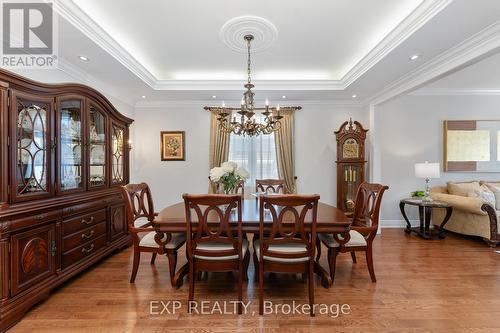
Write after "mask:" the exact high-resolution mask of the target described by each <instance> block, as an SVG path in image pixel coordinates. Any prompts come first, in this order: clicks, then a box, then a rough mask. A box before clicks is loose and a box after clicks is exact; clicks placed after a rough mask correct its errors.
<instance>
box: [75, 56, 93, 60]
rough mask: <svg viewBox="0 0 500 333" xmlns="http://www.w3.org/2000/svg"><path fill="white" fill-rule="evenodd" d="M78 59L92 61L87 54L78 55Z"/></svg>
mask: <svg viewBox="0 0 500 333" xmlns="http://www.w3.org/2000/svg"><path fill="white" fill-rule="evenodd" d="M78 59H80V60H81V61H90V59H89V58H87V57H86V56H78Z"/></svg>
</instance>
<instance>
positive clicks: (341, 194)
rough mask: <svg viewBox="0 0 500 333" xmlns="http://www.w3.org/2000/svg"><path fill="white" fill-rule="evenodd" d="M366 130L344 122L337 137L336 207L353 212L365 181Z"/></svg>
mask: <svg viewBox="0 0 500 333" xmlns="http://www.w3.org/2000/svg"><path fill="white" fill-rule="evenodd" d="M366 132H368V130H366V129H364V128H363V125H361V124H360V123H359V122H357V121H354V122H353V121H352V119H350V120H349V121H345V122H344V123H343V124H342V125H341V126H340V128H339V130H338V131H336V132H335V136H336V137H337V207H338V208H340V209H342V210H343V211H344V212H352V211H354V202H355V200H356V194H357V192H358V188H359V185H361V183H363V182H364V181H365V164H366V160H365V140H366Z"/></svg>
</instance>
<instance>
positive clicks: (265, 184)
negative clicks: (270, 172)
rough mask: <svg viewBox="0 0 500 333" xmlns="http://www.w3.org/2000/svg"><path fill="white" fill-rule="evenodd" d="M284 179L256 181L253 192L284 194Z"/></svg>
mask: <svg viewBox="0 0 500 333" xmlns="http://www.w3.org/2000/svg"><path fill="white" fill-rule="evenodd" d="M285 186H286V183H285V180H284V179H256V180H255V192H272V193H284V192H285Z"/></svg>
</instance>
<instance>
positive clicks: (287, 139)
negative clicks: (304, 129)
mask: <svg viewBox="0 0 500 333" xmlns="http://www.w3.org/2000/svg"><path fill="white" fill-rule="evenodd" d="M281 115H282V116H283V118H282V119H281V120H280V122H281V128H280V129H279V130H278V131H276V132H274V138H275V140H276V155H277V160H278V174H279V178H281V179H284V180H285V182H286V188H285V191H286V192H285V193H290V194H291V193H296V191H297V189H296V188H295V160H294V143H293V131H294V111H283V112H281Z"/></svg>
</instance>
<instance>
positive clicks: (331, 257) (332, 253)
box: [328, 247, 337, 283]
mask: <svg viewBox="0 0 500 333" xmlns="http://www.w3.org/2000/svg"><path fill="white" fill-rule="evenodd" d="M328 265H329V266H330V278H331V279H332V283H333V281H334V280H335V266H336V265H337V250H336V249H335V248H333V247H330V248H328Z"/></svg>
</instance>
